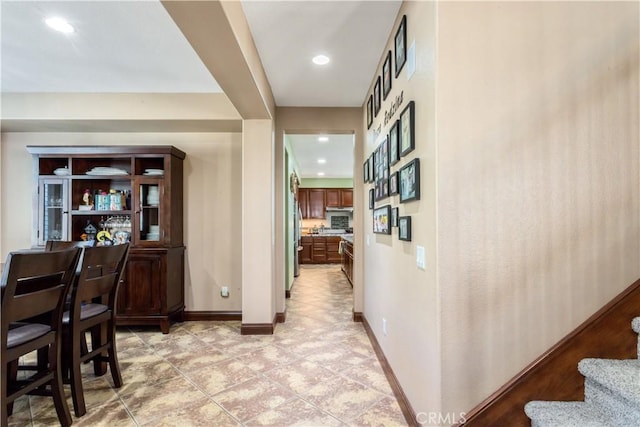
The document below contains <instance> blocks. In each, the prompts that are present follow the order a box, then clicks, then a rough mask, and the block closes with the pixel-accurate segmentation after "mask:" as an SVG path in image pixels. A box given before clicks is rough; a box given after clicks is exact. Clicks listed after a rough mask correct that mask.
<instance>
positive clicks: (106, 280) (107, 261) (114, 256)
mask: <svg viewBox="0 0 640 427" xmlns="http://www.w3.org/2000/svg"><path fill="white" fill-rule="evenodd" d="M128 254H129V243H125V244H122V245H113V246H95V247H90V248H85V249H84V255H83V260H82V267H81V268H80V277H79V278H78V281H77V282H76V286H75V287H74V288H73V290H72V297H71V310H70V311H71V313H70V315H71V318H72V319H76V320H77V319H79V318H80V312H81V303H82V302H92V301H94V302H95V301H96V300H97V299H100V301H98V302H99V303H101V304H105V305H108V306H109V307H110V308H112V309H113V308H114V307H115V300H116V295H117V292H118V285H119V283H120V277H121V276H122V272H123V270H124V266H125V264H126V262H127V256H128Z"/></svg>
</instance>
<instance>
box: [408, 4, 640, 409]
mask: <svg viewBox="0 0 640 427" xmlns="http://www.w3.org/2000/svg"><path fill="white" fill-rule="evenodd" d="M438 12H439V13H438V29H439V32H438V39H437V40H438V45H437V49H436V50H437V52H438V55H437V60H436V64H437V71H436V75H437V76H438V79H437V82H438V84H437V93H438V97H437V105H436V111H437V138H438V148H437V153H438V186H437V192H438V211H437V214H438V258H439V259H438V281H439V289H440V299H441V307H440V310H441V313H442V326H441V342H442V400H443V407H444V408H445V409H446V410H454V411H463V410H468V409H471V408H472V407H473V406H475V405H476V404H477V403H479V402H480V401H482V400H483V399H484V398H486V397H487V396H488V395H489V394H491V393H492V392H493V391H495V390H496V389H497V388H499V387H500V386H501V385H503V384H504V383H505V382H506V381H508V380H509V379H510V378H511V377H513V376H514V375H515V374H517V373H518V372H519V371H520V370H522V369H523V368H524V367H525V366H526V365H527V364H528V363H530V362H531V361H533V360H534V359H535V358H536V357H538V356H539V355H540V354H542V353H543V352H544V351H545V350H547V349H548V348H550V347H551V346H552V345H553V344H554V343H556V342H557V341H558V340H560V339H561V338H562V337H563V336H564V335H566V334H567V333H568V332H570V331H571V330H572V329H573V328H575V327H576V326H577V325H578V324H579V323H581V322H582V321H584V320H586V319H587V318H588V317H589V315H591V314H592V313H594V312H595V311H596V310H598V309H599V308H600V307H601V306H603V305H604V304H605V303H606V302H607V301H609V300H610V299H612V298H613V297H614V296H615V295H616V294H618V293H620V292H621V291H622V290H623V289H625V288H626V287H627V286H629V285H630V284H631V283H632V282H634V281H635V280H637V279H638V278H639V277H640V263H639V261H640V239H639V238H640V235H639V225H640V224H639V216H638V208H639V207H640V205H639V199H638V183H639V182H640V181H639V172H640V171H639V169H640V168H639V144H640V142H639V137H640V135H639V131H638V126H639V121H638V117H640V111H639V109H638V93H639V90H640V87H639V84H638V80H639V72H638V60H639V52H640V49H639V40H640V25H639V19H640V10H639V3H638V2H619V3H616V2H468V3H461V2H443V3H440V4H439V5H438ZM414 22H415V21H414ZM409 25H411V24H409ZM471 361H472V363H471Z"/></svg>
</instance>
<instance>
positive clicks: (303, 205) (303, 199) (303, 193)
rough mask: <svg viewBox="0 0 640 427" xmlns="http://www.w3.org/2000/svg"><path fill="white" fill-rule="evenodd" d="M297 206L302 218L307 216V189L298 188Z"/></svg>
mask: <svg viewBox="0 0 640 427" xmlns="http://www.w3.org/2000/svg"><path fill="white" fill-rule="evenodd" d="M298 207H299V208H300V212H301V214H302V218H303V219H307V218H309V189H308V188H298Z"/></svg>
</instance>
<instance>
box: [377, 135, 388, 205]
mask: <svg viewBox="0 0 640 427" xmlns="http://www.w3.org/2000/svg"><path fill="white" fill-rule="evenodd" d="M374 162H375V166H374V170H375V172H374V183H375V200H376V201H378V200H382V199H385V198H387V197H389V138H388V137H387V135H385V136H384V139H383V140H382V142H380V144H379V145H378V146H377V147H376V149H375V150H374Z"/></svg>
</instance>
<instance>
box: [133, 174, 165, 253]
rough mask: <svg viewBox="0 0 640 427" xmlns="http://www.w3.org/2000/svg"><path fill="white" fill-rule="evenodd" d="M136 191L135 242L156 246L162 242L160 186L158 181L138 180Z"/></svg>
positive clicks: (161, 189)
mask: <svg viewBox="0 0 640 427" xmlns="http://www.w3.org/2000/svg"><path fill="white" fill-rule="evenodd" d="M137 190H138V195H137V196H138V197H137V198H136V200H137V203H138V206H137V209H136V216H137V218H136V221H137V224H136V225H137V227H136V230H137V241H138V243H144V242H149V243H150V244H158V243H159V242H160V241H162V240H164V229H163V227H162V215H161V212H162V209H161V204H162V193H163V188H162V185H161V184H160V181H158V180H155V181H149V182H145V181H142V180H140V181H139V182H138V185H137Z"/></svg>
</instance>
